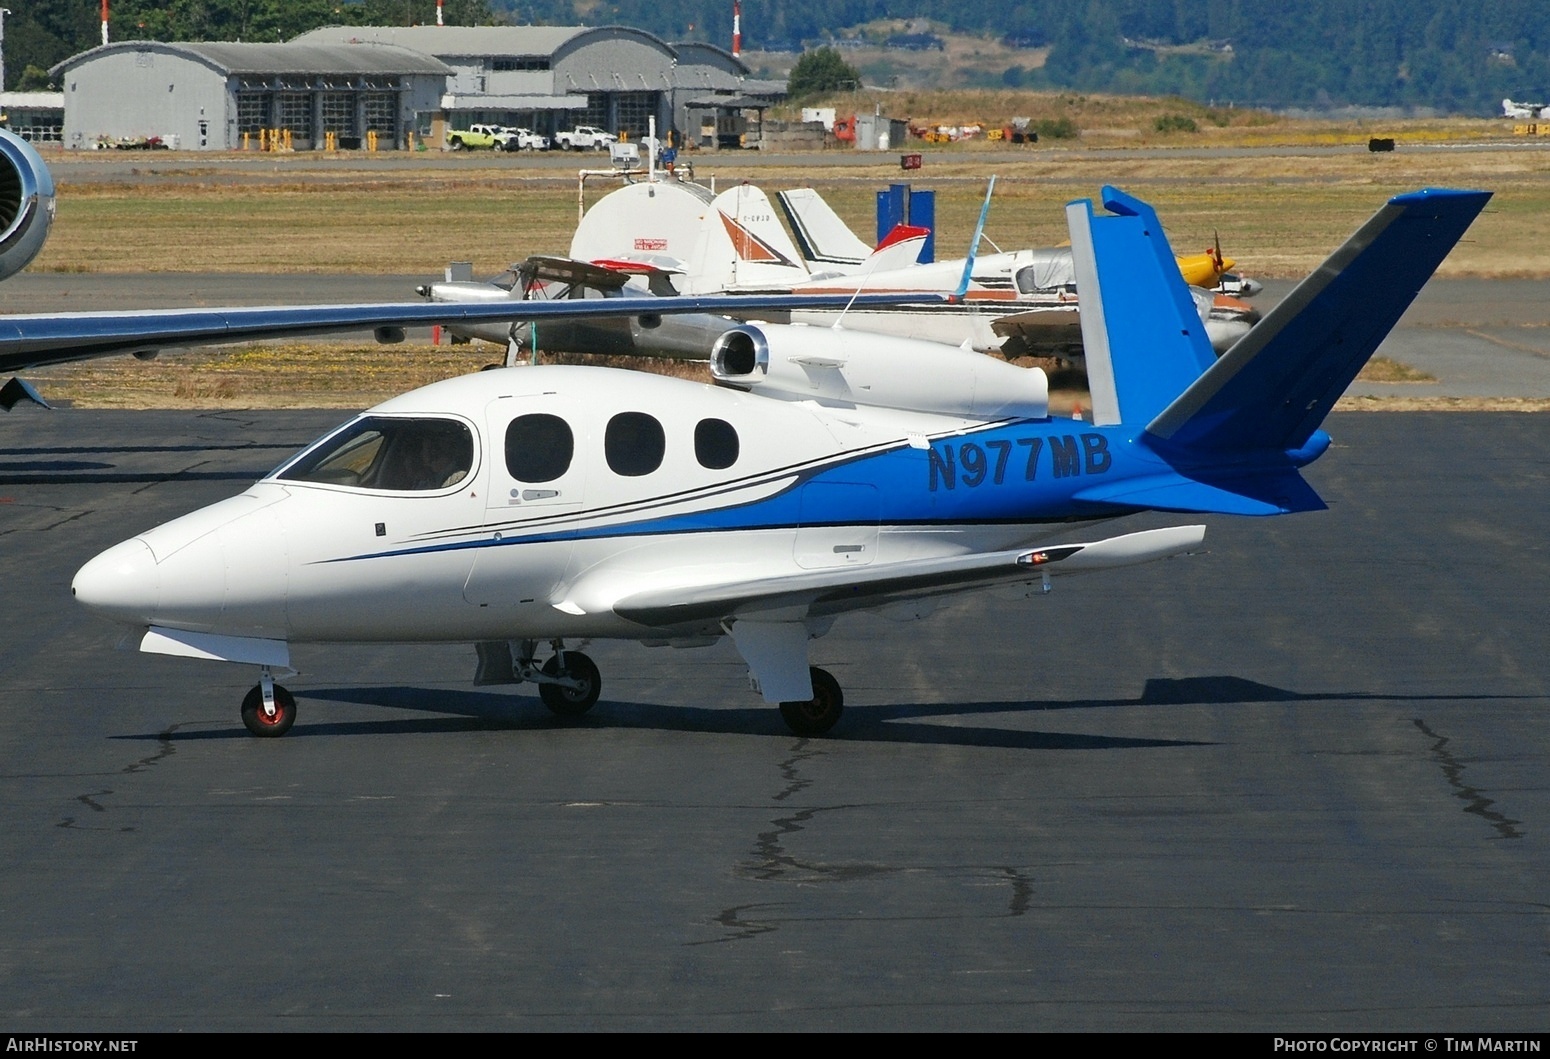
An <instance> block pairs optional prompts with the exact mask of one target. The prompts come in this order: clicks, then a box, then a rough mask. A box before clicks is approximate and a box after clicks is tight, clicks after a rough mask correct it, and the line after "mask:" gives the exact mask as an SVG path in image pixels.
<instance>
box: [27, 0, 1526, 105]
mask: <svg viewBox="0 0 1550 1059" xmlns="http://www.w3.org/2000/svg"><path fill="white" fill-rule="evenodd" d="M112 16H113V39H115V40H125V39H130V38H149V39H158V40H251V41H259V40H266V41H268V40H288V39H290V38H291V37H293V36H295V35H296V34H297V33H301V32H303V31H305V30H308V29H312V28H314V27H316V26H320V25H330V24H334V25H412V24H424V23H430V22H434V21H435V3H434V0H117V2H115V3H114V4H113V9H112ZM906 16H907V17H911V18H915V17H921V18H928V19H931V20H933V21H934V22H936V23H938V24H940V25H942V26H945V27H947V28H950V29H953V30H956V31H960V32H971V33H984V34H991V35H994V36H996V37H1000V38H1006V39H1009V40H1012V41H1016V42H1020V43H1023V44H1028V45H1034V44H1037V45H1042V46H1047V47H1048V48H1049V54H1048V61H1047V62H1046V64H1045V65H1044V66H1043V67H1041V68H1032V66H1031V64H1022V65H1020V66H1019V67H1017V68H1016V70H1015V71H1014V70H1013V69H1011V68H1009V70H1008V81H1007V83H1019V84H1023V85H1027V86H1030V87H1039V88H1059V89H1075V90H1079V91H1107V92H1137V93H1148V94H1178V95H1182V96H1185V97H1188V98H1192V99H1198V100H1200V101H1202V102H1213V101H1214V102H1217V103H1227V102H1236V103H1240V104H1245V105H1260V106H1299V105H1300V106H1329V105H1342V104H1359V105H1369V106H1393V105H1408V106H1422V107H1435V108H1438V109H1441V110H1446V111H1452V112H1462V113H1486V112H1492V111H1494V110H1495V109H1496V108H1497V107H1498V105H1499V104H1500V101H1501V100H1502V99H1503V98H1504V97H1507V96H1511V97H1513V98H1521V97H1525V96H1528V97H1534V99H1535V101H1539V102H1543V101H1546V98H1547V97H1550V19H1547V18H1545V5H1544V2H1543V0H1490V2H1489V3H1480V2H1479V0H1300V2H1298V3H1295V4H1267V3H1264V2H1263V0H1255V2H1253V3H1250V2H1247V0H1000V2H998V3H995V4H964V3H962V2H961V0H909V2H907V3H900V2H899V0H744V2H743V40H744V46H745V47H747V48H759V47H764V46H769V45H779V46H781V47H783V48H788V49H789V48H796V49H804V48H805V49H812V48H816V47H818V46H820V45H822V44H824V43H826V42H828V41H831V40H833V39H834V38H835V37H837V36H839V35H841V33H842V32H843V31H844V30H845V29H846V28H847V27H853V26H859V25H862V24H865V23H868V22H871V21H874V20H877V19H883V18H895V19H897V18H901V17H906ZM446 20H447V21H448V22H450V23H452V24H454V25H478V24H486V23H490V22H494V21H499V22H514V23H533V24H547V25H594V26H596V25H613V24H619V25H629V26H637V27H639V28H641V29H645V30H648V31H650V32H652V33H655V34H657V35H658V36H660V37H663V38H664V39H666V40H670V41H671V40H703V41H711V42H713V43H716V44H721V45H726V44H728V43H729V42H730V40H731V33H732V10H731V2H730V0H446ZM5 31H6V32H5V57H6V87H7V88H14V87H17V86H18V84H20V83H21V81H22V79H23V76H24V73H25V72H26V71H27V69H28V68H29V67H31V68H32V69H33V70H34V71H39V70H46V69H47V68H48V67H49V66H51V65H53V64H54V63H57V62H59V61H60V60H62V59H65V58H67V57H69V56H70V55H73V54H75V53H76V52H79V51H83V50H85V49H87V48H90V47H92V46H93V45H95V44H96V43H98V40H99V28H98V2H97V0H35V2H32V3H28V4H26V5H21V4H18V5H17V10H16V11H15V12H14V13H13V14H12V15H10V16H9V17H8V18H7V20H6V23H5ZM32 77H33V80H36V79H37V74H36V73H34V74H33V75H32Z"/></svg>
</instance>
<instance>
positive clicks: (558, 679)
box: [474, 640, 603, 717]
mask: <svg viewBox="0 0 1550 1059" xmlns="http://www.w3.org/2000/svg"><path fill="white" fill-rule="evenodd" d="M549 646H550V647H552V648H553V649H554V654H553V656H551V657H550V658H549V659H548V660H547V661H546V662H544V664H543V665H541V666H540V665H538V664H537V662H536V661H535V660H534V658H533V656H534V655H535V654H536V653H537V652H538V641H537V640H519V641H515V642H512V643H508V642H506V641H504V640H492V641H488V642H484V643H478V644H475V645H474V647H475V650H476V651H477V652H478V654H479V668H478V669H477V670H476V671H475V673H474V684H475V685H478V686H485V685H490V684H521V683H522V682H524V681H531V682H532V683H534V684H537V685H538V697H539V698H540V699H542V700H543V703H544V705H545V706H547V707H549V709H551V710H553V711H554V712H555V713H556V714H557V715H559V716H561V717H580V716H581V715H582V714H584V713H586V712H587V711H588V710H590V709H591V708H592V707H593V706H595V705H596V704H597V697H598V695H599V694H600V693H601V692H602V690H603V679H602V677H601V676H600V675H599V674H598V671H597V666H595V665H594V664H593V663H592V659H590V658H588V657H587V656H586V655H584V654H582V653H581V652H580V651H567V650H566V649H565V641H563V640H551V641H549ZM513 647H515V648H516V652H515V655H513V652H512V648H513Z"/></svg>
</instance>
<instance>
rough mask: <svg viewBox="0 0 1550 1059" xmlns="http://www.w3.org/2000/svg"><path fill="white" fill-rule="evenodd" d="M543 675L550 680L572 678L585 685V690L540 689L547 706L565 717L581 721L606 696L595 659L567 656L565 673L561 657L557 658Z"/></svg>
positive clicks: (545, 686)
mask: <svg viewBox="0 0 1550 1059" xmlns="http://www.w3.org/2000/svg"><path fill="white" fill-rule="evenodd" d="M542 672H543V674H544V675H545V676H549V677H560V676H564V677H570V678H571V679H572V680H579V681H581V687H579V688H576V689H575V690H572V689H570V688H562V687H560V685H558V684H540V685H538V697H539V698H540V699H543V700H544V705H545V706H547V707H549V709H551V710H553V711H554V712H555V713H556V714H558V715H559V716H561V717H580V716H581V715H582V714H584V713H586V712H587V711H588V710H590V709H591V708H592V707H593V706H595V705H596V704H597V697H598V696H599V695H601V694H602V693H603V678H602V675H601V674H599V673H598V671H597V666H595V665H593V664H592V659H590V658H588V657H587V656H586V655H584V654H582V653H581V652H580V651H566V652H565V672H563V673H562V672H560V656H559V655H555V656H554V657H552V658H550V659H549V661H547V662H545V663H544V665H543V670H542Z"/></svg>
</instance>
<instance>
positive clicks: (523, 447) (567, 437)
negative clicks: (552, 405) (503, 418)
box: [506, 412, 576, 482]
mask: <svg viewBox="0 0 1550 1059" xmlns="http://www.w3.org/2000/svg"><path fill="white" fill-rule="evenodd" d="M575 455H576V436H575V435H574V434H573V433H571V429H570V424H568V423H566V422H565V420H563V419H561V418H560V417H559V416H553V415H549V414H548V413H546V412H535V413H533V414H532V415H525V416H518V417H517V418H516V419H513V420H512V421H511V425H510V426H509V427H507V428H506V470H508V471H510V472H511V476H512V477H513V478H515V479H516V480H517V481H519V482H552V481H554V480H555V479H557V478H560V477H563V476H564V474H565V472H566V471H568V470H570V464H571V459H572V458H573V457H574V456H575Z"/></svg>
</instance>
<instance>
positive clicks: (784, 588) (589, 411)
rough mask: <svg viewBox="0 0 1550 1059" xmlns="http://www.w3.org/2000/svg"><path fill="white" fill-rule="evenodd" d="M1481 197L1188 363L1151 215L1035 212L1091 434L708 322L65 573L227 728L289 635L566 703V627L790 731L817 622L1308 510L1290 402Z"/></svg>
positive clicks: (400, 418) (337, 442)
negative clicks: (441, 663)
mask: <svg viewBox="0 0 1550 1059" xmlns="http://www.w3.org/2000/svg"><path fill="white" fill-rule="evenodd" d="M1489 197H1490V196H1489V193H1486V192H1469V191H1449V190H1437V189H1432V190H1426V191H1418V192H1413V193H1410V194H1406V195H1400V196H1398V197H1396V198H1394V199H1392V200H1390V201H1389V203H1388V204H1387V205H1385V206H1384V207H1383V208H1382V209H1380V210H1379V211H1378V213H1377V214H1376V215H1375V216H1374V217H1373V218H1372V219H1371V220H1370V221H1368V222H1367V223H1366V224H1365V225H1364V226H1363V227H1362V228H1361V229H1360V230H1358V231H1357V232H1356V233H1355V234H1354V235H1353V236H1352V237H1351V238H1350V239H1349V240H1348V241H1347V242H1346V243H1345V244H1344V245H1343V246H1342V247H1341V248H1340V249H1339V250H1338V251H1336V253H1335V254H1334V255H1333V256H1332V257H1331V258H1330V259H1329V260H1328V261H1327V262H1325V264H1324V265H1323V266H1322V267H1321V268H1320V269H1319V270H1318V271H1316V272H1315V273H1314V274H1313V275H1312V276H1310V277H1309V278H1308V279H1307V280H1305V281H1303V283H1302V284H1301V285H1299V286H1298V287H1297V289H1296V290H1295V291H1293V292H1292V294H1291V295H1290V296H1288V297H1287V298H1286V300H1285V301H1283V302H1282V303H1281V304H1280V305H1279V306H1278V307H1277V308H1276V309H1274V310H1273V311H1272V312H1271V313H1270V314H1269V315H1268V316H1267V317H1266V318H1265V320H1264V322H1263V323H1262V324H1261V325H1260V326H1259V327H1258V328H1256V329H1255V330H1254V332H1253V333H1252V334H1251V335H1250V336H1249V337H1248V338H1247V339H1245V340H1244V341H1242V342H1239V343H1238V344H1237V346H1235V347H1234V348H1233V350H1232V351H1231V352H1229V353H1228V354H1227V355H1226V356H1224V357H1222V358H1221V359H1217V358H1216V356H1215V355H1214V354H1213V352H1212V350H1211V348H1210V344H1209V343H1208V342H1207V340H1206V337H1205V334H1204V331H1203V329H1202V327H1201V326H1200V320H1199V317H1198V315H1197V314H1196V312H1195V307H1194V304H1193V302H1192V301H1191V300H1190V297H1189V294H1188V292H1187V290H1186V289H1185V285H1184V283H1183V281H1182V279H1181V278H1180V276H1179V272H1178V267H1177V265H1176V264H1175V261H1174V258H1173V253H1172V250H1171V249H1170V247H1169V246H1168V242H1167V239H1166V237H1165V236H1164V234H1163V230H1162V226H1161V225H1160V224H1159V223H1158V219H1157V216H1156V214H1155V213H1154V212H1153V211H1152V209H1151V207H1149V206H1147V205H1146V204H1145V203H1143V202H1140V201H1138V200H1136V199H1133V198H1131V197H1129V196H1126V195H1124V194H1123V193H1121V192H1119V191H1117V190H1115V189H1112V188H1106V189H1105V191H1104V205H1105V206H1106V207H1107V209H1108V211H1109V215H1108V216H1095V214H1094V211H1093V208H1092V205H1091V204H1090V203H1089V202H1086V201H1080V202H1075V203H1072V204H1071V205H1070V206H1068V207H1067V218H1068V223H1069V227H1070V231H1071V237H1072V245H1073V250H1074V253H1075V261H1076V268H1077V287H1078V290H1079V291H1080V292H1081V296H1082V299H1083V305H1082V311H1081V320H1082V327H1083V340H1084V344H1085V346H1086V348H1087V357H1088V371H1089V377H1090V380H1091V383H1092V398H1093V400H1092V421H1091V422H1079V421H1072V420H1069V419H1054V418H1051V417H1050V415H1049V413H1048V409H1047V405H1046V383H1045V379H1044V375H1043V373H1042V372H1040V371H1038V370H1037V369H1022V368H1018V367H1015V366H1013V365H1010V364H1007V363H1005V362H1003V361H999V360H996V359H994V358H988V357H984V356H981V355H976V354H973V353H970V352H968V351H966V350H960V349H955V348H953V347H947V346H942V345H939V344H935V343H929V342H920V341H912V340H908V339H896V338H886V337H883V336H877V335H865V334H857V333H855V332H848V331H844V330H839V329H821V328H816V327H803V326H792V325H784V326H783V325H757V324H749V325H743V326H740V327H737V328H734V329H733V330H731V331H729V332H728V333H727V334H726V335H725V336H723V338H722V340H720V341H719V342H718V343H717V346H716V348H715V350H714V353H713V357H712V361H711V374H712V377H713V381H714V385H701V384H698V383H692V382H687V381H682V380H674V379H666V378H659V377H652V376H645V375H641V374H638V373H633V372H626V371H620V370H616V369H606V368H581V367H558V366H556V367H521V368H511V369H506V370H502V371H490V372H484V373H480V374H476V375H471V376H466V377H463V378H459V379H453V380H450V381H447V382H441V383H437V384H435V385H432V386H428V387H426V388H424V389H420V390H416V391H414V392H412V393H408V394H405V395H403V396H401V397H398V398H395V399H393V400H391V401H388V402H386V403H384V404H382V405H379V406H377V407H376V408H373V409H371V410H369V411H367V412H365V413H363V414H361V415H360V416H358V417H356V418H355V419H353V420H351V421H350V422H348V423H346V424H344V425H343V426H341V427H340V428H338V429H337V430H335V431H333V432H332V433H330V434H328V435H327V436H325V437H324V438H322V439H321V440H319V441H318V442H316V443H314V444H313V445H311V446H309V447H307V448H306V449H304V450H303V451H302V452H300V453H299V454H298V455H296V456H295V457H293V458H291V459H289V460H287V461H286V462H285V463H283V464H282V465H281V466H280V467H279V468H278V469H277V470H275V471H274V472H273V473H271V474H270V475H268V476H266V477H265V478H264V479H263V480H262V481H260V482H258V483H257V484H255V485H254V486H253V487H251V488H250V489H248V490H247V491H245V492H243V493H242V494H241V495H239V496H236V497H233V498H232V499H230V500H226V501H223V502H221V503H218V504H215V505H213V506H211V507H207V508H204V509H202V510H200V511H196V512H194V513H193V514H190V515H187V516H184V517H183V518H180V519H177V520H175V521H173V522H170V523H167V524H166V525H163V526H159V527H157V528H155V529H151V530H148V531H146V532H144V533H141V534H139V535H138V536H135V537H133V538H131V539H129V540H127V541H125V542H123V543H121V544H118V545H116V546H114V547H113V548H110V549H108V550H107V551H105V552H103V553H102V554H101V555H99V556H97V557H96V558H94V559H92V560H91V561H90V562H88V563H87V564H86V565H85V566H83V567H82V568H81V570H80V571H79V573H78V574H77V575H76V577H75V581H74V586H73V591H74V593H75V596H76V598H77V599H78V600H79V601H80V602H81V603H82V604H84V605H85V606H87V607H88V608H90V609H91V610H93V611H95V612H96V613H98V614H101V615H103V616H105V617H108V618H110V619H112V620H114V621H116V622H119V623H122V624H125V625H128V626H131V627H133V628H134V629H137V630H141V632H140V636H141V640H140V646H141V650H143V651H151V652H159V653H166V654H173V655H182V656H189V657H195V658H204V659H218V660H225V661H230V662H238V663H242V664H246V665H255V666H258V667H259V668H260V676H259V682H258V684H257V685H256V686H255V687H254V688H253V689H252V690H251V691H250V692H249V693H248V695H247V697H246V699H245V700H244V701H243V703H242V708H241V714H242V718H243V721H244V723H245V724H246V726H247V728H248V729H249V730H250V731H252V732H253V733H255V734H257V735H279V734H281V733H283V732H285V731H286V730H287V729H289V728H290V726H291V724H292V722H293V721H294V720H295V717H296V703H295V698H294V697H293V696H292V695H291V694H290V693H289V692H287V691H286V690H285V689H284V688H282V687H281V686H280V685H278V684H277V683H275V681H274V675H275V674H276V673H281V672H285V671H287V670H288V668H289V664H290V647H291V645H292V644H298V643H338V642H376V643H404V642H472V643H474V644H476V645H477V651H478V658H479V665H478V669H477V672H476V680H477V681H478V682H480V683H504V682H513V681H521V680H526V681H532V682H534V683H536V684H537V685H538V688H539V695H540V697H541V698H542V699H543V701H544V702H545V703H546V704H547V705H548V706H549V707H550V708H551V709H552V710H554V711H555V712H556V713H558V714H560V715H563V716H575V715H579V714H581V713H584V712H586V711H587V710H588V709H590V708H591V707H592V706H593V704H594V703H595V702H596V701H597V700H598V696H599V692H600V690H601V679H600V676H599V673H598V670H597V667H596V666H595V665H594V664H593V663H592V662H591V661H590V660H589V659H588V658H587V657H586V656H585V655H584V654H582V653H580V652H579V651H575V650H570V649H567V648H566V646H565V641H566V640H567V639H570V638H588V637H592V638H608V637H615V638H623V639H633V640H638V641H642V642H645V643H648V644H674V645H678V646H694V645H702V644H709V643H713V642H715V641H716V640H717V639H719V638H720V637H723V636H729V637H730V638H731V639H732V641H733V643H734V644H735V646H736V648H737V650H738V651H739V652H740V653H741V655H742V657H743V658H744V660H745V661H746V662H747V664H748V667H749V670H750V672H751V675H752V677H753V679H754V681H755V683H756V686H757V688H758V690H759V691H760V692H761V693H762V694H763V696H764V698H765V699H766V700H767V701H769V702H771V703H776V704H778V705H779V707H780V711H781V714H782V715H783V716H784V718H785V719H786V721H787V723H788V724H789V725H790V727H791V728H792V729H793V730H794V731H796V732H798V733H800V734H803V735H816V734H820V733H823V732H826V731H828V730H829V729H830V728H831V727H832V726H833V725H834V724H835V722H836V721H837V720H838V719H839V718H840V715H841V709H842V704H843V695H842V692H841V689H840V687H839V685H838V683H837V682H836V681H835V680H834V678H833V677H832V676H830V675H829V674H828V673H826V672H825V671H823V670H821V669H817V668H812V667H810V665H809V660H808V642H809V640H811V639H812V638H814V637H817V636H821V635H823V633H824V632H825V631H827V630H828V628H829V627H830V624H831V623H832V622H833V621H834V620H835V619H836V617H837V616H839V615H841V614H844V613H845V612H847V611H853V610H861V609H872V608H883V607H893V608H894V610H895V612H898V611H899V610H901V609H902V610H904V611H907V612H909V613H916V612H923V611H927V610H929V609H930V607H931V605H932V602H933V601H934V600H935V599H937V598H938V597H940V596H943V595H946V594H949V593H955V592H961V591H964V590H966V589H971V588H975V587H979V586H984V585H988V584H993V583H997V582H1000V583H1011V584H1021V585H1026V586H1028V588H1029V590H1030V591H1037V590H1038V589H1039V588H1047V587H1048V584H1049V578H1050V577H1051V576H1052V575H1056V574H1063V573H1076V572H1083V571H1090V570H1098V569H1103V568H1109V567H1117V566H1123V565H1127V564H1131V563H1138V562H1143V561H1147V560H1152V559H1159V558H1164V557H1169V556H1176V555H1181V554H1185V553H1188V552H1191V551H1193V550H1195V549H1196V548H1198V547H1199V546H1200V544H1201V541H1202V539H1203V536H1204V527H1203V526H1199V525H1184V526H1175V527H1172V528H1165V529H1155V530H1148V531H1144V532H1136V533H1128V534H1123V535H1119V536H1111V537H1107V538H1097V539H1093V538H1091V537H1085V538H1084V537H1079V538H1078V539H1077V540H1076V541H1074V542H1072V541H1071V540H1070V537H1071V535H1072V534H1073V532H1074V531H1077V530H1079V529H1081V528H1083V527H1086V528H1090V527H1092V526H1094V525H1096V524H1098V523H1102V522H1105V521H1108V520H1112V519H1115V518H1118V517H1121V516H1123V515H1126V514H1130V513H1135V512H1141V511H1148V510H1160V511H1168V512H1180V513H1229V514H1238V515H1273V514H1279V513H1283V512H1292V511H1309V510H1316V509H1319V508H1321V507H1322V506H1323V504H1322V502H1321V501H1320V499H1319V498H1318V496H1317V495H1316V494H1315V493H1314V491H1313V489H1312V488H1311V487H1310V486H1309V485H1308V484H1307V482H1306V481H1304V480H1303V478H1302V477H1301V475H1300V474H1299V473H1298V469H1299V468H1300V467H1302V466H1303V465H1305V464H1307V463H1309V462H1311V461H1312V460H1314V459H1316V458H1317V457H1318V456H1320V455H1321V454H1322V453H1323V452H1324V451H1325V450H1326V449H1327V448H1328V446H1329V444H1330V438H1329V436H1328V435H1327V434H1325V433H1324V431H1322V430H1321V429H1319V426H1320V423H1321V422H1322V421H1323V419H1324V417H1325V415H1326V414H1327V413H1328V412H1329V411H1330V409H1331V408H1332V407H1333V405H1334V403H1335V401H1336V400H1337V399H1338V398H1339V396H1340V394H1341V393H1342V391H1343V390H1344V389H1345V387H1346V386H1347V385H1348V384H1349V383H1350V381H1351V380H1352V379H1353V378H1354V377H1355V375H1356V373H1357V372H1358V371H1359V370H1360V368H1361V366H1362V364H1363V363H1365V361H1366V360H1367V358H1368V357H1369V356H1370V355H1371V354H1372V353H1373V351H1374V350H1375V349H1376V348H1377V346H1378V343H1379V342H1380V341H1381V340H1382V339H1383V337H1384V336H1385V335H1386V334H1387V333H1388V331H1389V329H1390V328H1391V327H1392V326H1393V325H1394V323H1395V322H1396V321H1397V320H1398V319H1399V316H1400V314H1401V313H1402V312H1403V311H1404V310H1405V308H1406V306H1408V305H1409V304H1410V302H1411V300H1412V299H1413V298H1414V296H1415V295H1416V293H1417V292H1419V290H1420V289H1421V287H1422V286H1423V285H1424V284H1425V282H1426V280H1427V279H1428V278H1429V277H1430V276H1431V274H1432V272H1433V271H1434V270H1435V268H1436V267H1437V265H1438V264H1439V263H1440V262H1441V261H1442V259H1443V258H1444V257H1445V256H1446V254H1447V253H1448V251H1449V250H1450V249H1451V248H1452V247H1453V245H1454V244H1455V243H1456V242H1457V240H1458V239H1459V237H1460V236H1461V235H1462V234H1463V232H1464V231H1465V230H1466V229H1467V228H1468V227H1469V225H1470V223H1471V222H1472V221H1473V219H1474V217H1475V216H1476V215H1477V214H1478V213H1479V211H1480V210H1481V209H1482V208H1483V207H1484V205H1485V203H1486V201H1487V199H1488V198H1489ZM1083 532H1085V531H1083ZM895 605H897V606H895ZM543 644H548V645H549V646H550V648H551V652H550V653H549V655H548V657H547V658H545V659H543V660H542V661H540V659H539V648H540V645H543Z"/></svg>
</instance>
